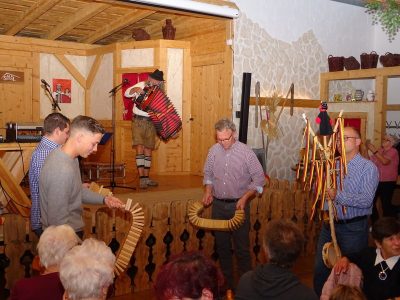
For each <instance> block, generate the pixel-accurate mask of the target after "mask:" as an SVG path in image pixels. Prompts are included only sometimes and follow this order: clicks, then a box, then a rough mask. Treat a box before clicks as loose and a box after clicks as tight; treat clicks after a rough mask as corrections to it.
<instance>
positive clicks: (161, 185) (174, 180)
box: [98, 175, 203, 198]
mask: <svg viewBox="0 0 400 300" xmlns="http://www.w3.org/2000/svg"><path fill="white" fill-rule="evenodd" d="M151 179H153V180H155V181H157V182H158V186H157V187H149V188H147V189H141V188H139V178H138V177H136V178H135V179H134V180H130V181H126V180H125V181H122V180H118V181H117V182H116V184H117V186H125V187H134V188H135V190H133V189H128V188H121V187H115V188H114V194H115V195H117V196H118V195H124V194H130V193H152V192H168V191H172V190H181V189H193V188H199V189H202V188H203V176H196V175H162V176H161V175H154V176H151ZM98 184H101V185H104V187H106V186H107V185H110V182H108V181H102V182H98ZM121 198H123V197H122V196H121Z"/></svg>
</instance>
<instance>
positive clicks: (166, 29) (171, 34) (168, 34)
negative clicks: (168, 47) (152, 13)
mask: <svg viewBox="0 0 400 300" xmlns="http://www.w3.org/2000/svg"><path fill="white" fill-rule="evenodd" d="M175 32H176V28H175V27H174V26H172V20H171V19H166V20H165V26H163V28H162V33H163V38H164V39H165V40H174V39H175Z"/></svg>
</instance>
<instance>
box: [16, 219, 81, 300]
mask: <svg viewBox="0 0 400 300" xmlns="http://www.w3.org/2000/svg"><path fill="white" fill-rule="evenodd" d="M79 242H80V239H79V237H78V236H77V235H76V234H75V231H74V230H73V229H72V227H71V226H69V225H60V226H50V227H48V228H46V230H45V231H44V232H43V234H42V235H41V236H40V239H39V243H38V245H37V250H38V254H39V258H40V264H41V265H42V266H43V267H44V272H43V273H42V274H41V275H39V276H35V277H32V278H24V279H21V280H19V281H17V283H16V284H15V285H14V287H13V289H12V290H11V296H10V299H11V300H36V299H37V300H39V299H41V300H42V299H54V300H57V299H62V297H63V294H64V288H63V286H62V284H61V281H60V276H59V267H60V263H61V260H62V258H63V257H64V256H65V254H66V253H67V252H68V251H69V250H70V249H71V248H73V247H74V246H76V245H77V244H78V243H79Z"/></svg>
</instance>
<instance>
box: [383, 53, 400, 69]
mask: <svg viewBox="0 0 400 300" xmlns="http://www.w3.org/2000/svg"><path fill="white" fill-rule="evenodd" d="M379 61H380V62H381V64H382V66H384V67H395V66H400V54H393V53H390V52H386V53H385V55H381V57H380V58H379Z"/></svg>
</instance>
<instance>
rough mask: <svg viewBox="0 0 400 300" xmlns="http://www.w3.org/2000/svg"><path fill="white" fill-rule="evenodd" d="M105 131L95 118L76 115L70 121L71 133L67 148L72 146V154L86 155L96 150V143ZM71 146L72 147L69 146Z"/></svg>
mask: <svg viewBox="0 0 400 300" xmlns="http://www.w3.org/2000/svg"><path fill="white" fill-rule="evenodd" d="M104 133H105V130H104V128H103V126H102V125H101V124H100V123H99V122H98V121H96V120H95V119H93V118H91V117H87V116H77V117H76V118H75V119H74V120H73V121H72V123H71V134H70V139H69V140H68V143H67V145H68V148H72V149H73V150H72V151H73V153H72V154H73V155H74V156H81V157H83V158H86V157H88V156H89V155H90V154H91V153H93V152H96V151H97V145H98V144H99V143H100V140H101V138H102V136H103V134H104ZM69 146H72V147H69Z"/></svg>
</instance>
